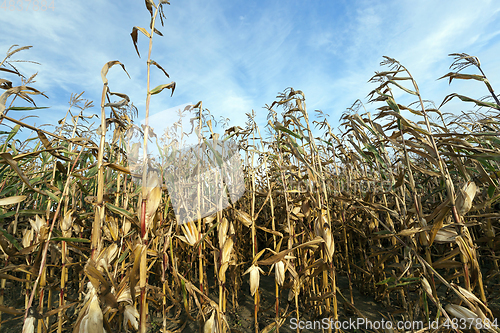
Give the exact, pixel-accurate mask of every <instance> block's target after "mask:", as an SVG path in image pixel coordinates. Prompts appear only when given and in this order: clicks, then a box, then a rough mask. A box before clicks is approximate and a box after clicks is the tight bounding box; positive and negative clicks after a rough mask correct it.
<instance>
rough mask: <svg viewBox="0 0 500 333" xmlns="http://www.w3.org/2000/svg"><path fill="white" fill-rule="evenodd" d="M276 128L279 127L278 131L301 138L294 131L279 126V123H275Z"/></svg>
mask: <svg viewBox="0 0 500 333" xmlns="http://www.w3.org/2000/svg"><path fill="white" fill-rule="evenodd" d="M276 128H277V129H279V130H280V131H282V132H285V133H288V134H290V135H292V136H294V137H295V138H297V139H299V140H302V139H303V137H302V136H300V135H298V134H297V133H294V132H292V131H290V130H289V129H288V128H286V127H284V126H281V125H276Z"/></svg>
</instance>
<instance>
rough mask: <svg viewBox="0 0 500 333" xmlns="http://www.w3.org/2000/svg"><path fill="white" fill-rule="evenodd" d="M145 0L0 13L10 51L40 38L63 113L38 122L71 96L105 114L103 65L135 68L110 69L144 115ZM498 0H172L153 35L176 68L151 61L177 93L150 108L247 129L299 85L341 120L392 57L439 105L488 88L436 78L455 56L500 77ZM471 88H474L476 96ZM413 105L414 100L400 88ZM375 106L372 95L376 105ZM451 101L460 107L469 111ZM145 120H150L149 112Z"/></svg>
mask: <svg viewBox="0 0 500 333" xmlns="http://www.w3.org/2000/svg"><path fill="white" fill-rule="evenodd" d="M143 7H144V3H142V2H141V1H122V2H101V1H97V0H90V1H86V2H55V9H54V11H51V10H47V11H45V12H41V11H38V12H35V11H33V10H31V11H30V10H26V11H23V12H15V11H14V12H9V11H7V12H5V13H2V15H1V16H0V24H1V25H2V30H3V33H2V36H1V37H0V39H1V41H2V43H1V44H0V45H1V47H2V50H7V48H8V47H9V46H10V45H11V44H20V45H33V46H34V48H33V49H31V50H29V51H25V52H23V53H21V54H19V57H24V58H25V59H29V60H35V61H38V62H40V63H42V66H33V65H25V66H23V69H26V71H27V73H26V74H27V75H29V74H31V73H33V72H35V71H38V72H39V75H38V77H37V79H38V81H37V83H36V86H37V87H39V88H40V89H41V90H43V91H45V92H46V93H47V94H48V95H49V96H50V97H51V99H50V100H49V101H43V102H42V101H41V102H40V103H41V105H51V106H52V109H51V110H50V111H47V112H44V113H42V112H39V113H38V114H43V119H40V120H37V121H38V122H40V121H42V120H43V122H52V123H55V122H56V121H57V120H58V119H59V118H61V117H62V116H63V115H64V113H65V111H66V109H67V104H66V103H67V101H68V99H69V95H70V93H79V92H81V91H83V90H85V91H86V94H85V95H84V97H86V98H89V99H92V100H94V104H95V105H96V108H94V110H93V111H92V112H96V113H99V112H100V111H99V103H100V98H101V89H102V81H101V78H100V71H101V68H102V66H103V65H104V64H105V63H106V62H107V61H111V60H120V61H121V62H122V63H124V64H125V66H126V69H127V71H128V73H129V74H130V76H131V79H129V78H128V77H127V75H126V74H125V73H123V71H122V70H121V69H119V68H118V67H116V68H112V69H111V70H110V72H109V74H108V79H109V82H110V83H109V85H110V89H111V91H119V92H123V93H126V94H128V95H129V96H130V97H131V99H132V101H133V102H134V104H135V105H136V106H138V108H139V111H140V113H141V117H144V108H145V97H146V65H145V60H146V59H147V48H148V45H147V39H146V38H145V37H144V36H143V35H141V34H139V42H138V47H139V50H140V52H141V58H140V59H139V58H138V57H137V54H136V53H135V49H134V47H133V43H132V40H131V38H130V32H131V30H132V27H133V26H142V27H144V28H146V29H147V28H148V27H149V13H148V12H147V11H146V9H145V8H143ZM497 7H498V6H496V5H495V2H494V1H478V2H474V3H472V2H468V1H462V0H460V1H451V0H450V1H440V2H435V1H430V0H427V1H419V2H418V3H415V2H400V1H386V2H378V3H374V2H373V1H367V0H358V1H352V2H349V3H347V2H328V1H315V2H306V3H305V2H300V1H292V2H289V3H287V4H286V5H284V4H283V2H280V1H269V2H265V3H257V2H245V1H228V0H220V1H211V2H207V1H199V0H192V1H172V5H171V6H167V7H166V8H165V9H166V11H165V14H166V16H167V20H166V22H165V27H160V26H158V29H159V30H161V31H162V33H163V34H164V37H160V36H157V35H155V36H154V46H153V52H152V58H153V59H154V60H156V61H157V62H158V63H160V64H161V65H162V66H163V67H164V68H165V69H166V71H167V72H168V73H169V74H170V78H166V77H165V76H164V75H163V74H162V73H161V72H160V71H158V70H157V69H156V68H152V78H151V87H154V86H156V85H158V84H162V83H167V82H170V81H175V82H176V83H177V86H176V90H175V93H174V95H173V97H170V94H169V92H167V91H165V92H163V93H161V94H160V95H155V96H153V98H152V100H151V114H155V113H159V112H162V111H164V110H167V109H170V108H172V107H174V106H176V105H182V104H184V103H187V102H192V103H196V102H198V101H200V100H201V101H203V105H204V107H206V108H208V109H210V110H211V112H212V113H213V114H214V115H215V118H216V119H219V117H221V116H222V117H225V118H230V119H231V123H230V124H231V125H240V126H241V125H243V124H244V122H245V121H246V115H245V113H249V112H251V110H252V109H253V110H255V111H256V114H257V119H258V122H259V124H260V125H265V123H266V117H265V116H266V111H265V110H263V109H262V107H263V106H264V105H265V104H271V103H272V101H273V100H274V99H275V96H276V94H277V93H278V92H280V91H283V90H284V89H285V88H287V87H289V86H291V87H293V88H295V89H300V90H302V91H304V93H305V94H306V102H307V106H308V110H309V111H310V112H311V113H312V111H313V110H314V109H322V110H323V111H325V112H327V113H329V114H331V118H332V123H333V124H335V123H336V120H337V119H338V118H339V117H340V115H341V112H342V111H344V110H345V109H346V108H347V107H349V106H351V104H352V103H353V102H354V101H355V100H356V99H358V98H361V99H363V98H364V97H365V96H366V94H367V93H368V92H369V91H370V90H371V89H373V88H374V86H373V85H370V84H367V83H366V81H367V80H368V79H369V78H370V77H371V75H372V74H373V72H374V71H378V70H381V68H380V67H379V66H378V64H379V62H380V61H381V60H382V56H383V55H388V56H391V57H394V58H396V59H397V60H399V61H401V63H402V64H403V65H405V66H406V67H407V68H408V69H409V70H410V71H411V73H412V74H413V76H414V77H415V78H416V79H417V81H418V83H419V87H420V89H421V92H422V94H423V96H424V98H428V99H433V100H434V101H435V102H436V103H438V104H439V103H440V102H441V100H442V98H443V97H444V96H445V95H446V94H448V93H450V92H453V91H461V92H462V93H464V94H469V95H471V97H479V96H482V95H484V94H485V93H486V92H485V91H484V87H483V86H481V85H480V84H479V83H477V84H476V82H473V83H471V82H456V83H455V82H454V83H453V84H452V86H451V87H450V86H448V84H447V82H445V81H444V80H441V81H436V79H437V78H438V77H440V76H442V75H444V74H446V72H447V71H448V66H449V65H450V63H451V61H452V60H451V58H448V57H447V54H448V53H452V52H468V53H471V54H473V55H477V56H478V57H479V58H480V59H481V60H482V63H483V65H484V67H485V70H486V71H487V75H488V76H489V78H490V81H491V82H492V83H493V84H494V85H495V83H496V82H500V77H499V76H498V73H499V69H500V62H499V61H498V59H497V58H498V57H497V50H498V45H499V43H500V38H499V37H498V36H499V32H500V23H498V22H500V20H498V15H499V8H497ZM465 92H466V93H465ZM396 97H397V98H401V99H402V101H403V102H406V101H411V100H412V99H411V98H410V97H411V96H405V95H404V94H402V93H397V94H396ZM365 101H366V100H365ZM467 107H468V106H463V103H458V102H457V103H455V102H454V103H452V104H450V106H449V108H448V109H449V110H451V111H458V110H459V108H467ZM141 117H140V118H141Z"/></svg>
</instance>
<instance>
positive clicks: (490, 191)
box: [488, 185, 495, 198]
mask: <svg viewBox="0 0 500 333" xmlns="http://www.w3.org/2000/svg"><path fill="white" fill-rule="evenodd" d="M494 194H495V186H493V185H490V187H488V196H489V197H490V198H492V197H493V195H494Z"/></svg>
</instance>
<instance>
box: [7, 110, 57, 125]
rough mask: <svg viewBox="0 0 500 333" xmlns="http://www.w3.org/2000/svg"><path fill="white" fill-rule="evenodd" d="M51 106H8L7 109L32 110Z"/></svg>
mask: <svg viewBox="0 0 500 333" xmlns="http://www.w3.org/2000/svg"><path fill="white" fill-rule="evenodd" d="M49 108H50V106H13V107H11V108H8V109H7V111H32V110H40V109H49ZM18 126H19V125H18Z"/></svg>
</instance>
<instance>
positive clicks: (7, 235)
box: [0, 228, 23, 251]
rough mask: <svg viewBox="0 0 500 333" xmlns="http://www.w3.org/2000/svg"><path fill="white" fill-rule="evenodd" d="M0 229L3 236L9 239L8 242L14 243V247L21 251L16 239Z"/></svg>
mask: <svg viewBox="0 0 500 333" xmlns="http://www.w3.org/2000/svg"><path fill="white" fill-rule="evenodd" d="M0 231H1V232H2V234H3V235H4V236H5V238H7V239H8V240H9V242H10V243H11V244H12V245H14V246H15V247H16V249H17V250H18V251H21V250H22V249H23V248H22V247H21V246H20V245H19V243H18V242H17V240H16V239H15V238H14V237H13V236H12V235H11V234H9V233H8V232H7V230H5V229H3V228H0Z"/></svg>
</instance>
